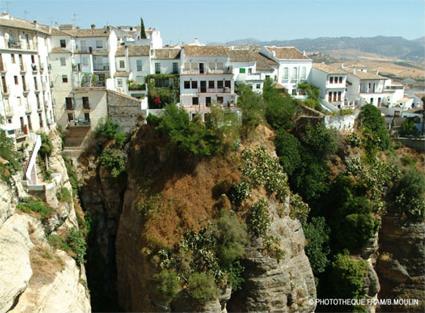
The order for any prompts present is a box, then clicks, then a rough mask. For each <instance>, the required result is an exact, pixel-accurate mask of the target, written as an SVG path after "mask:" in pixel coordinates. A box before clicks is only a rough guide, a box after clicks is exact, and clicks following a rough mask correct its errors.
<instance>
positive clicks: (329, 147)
mask: <svg viewBox="0 0 425 313" xmlns="http://www.w3.org/2000/svg"><path fill="white" fill-rule="evenodd" d="M337 138H338V134H337V132H336V131H335V130H333V129H328V128H326V126H325V125H324V124H323V123H318V124H315V125H313V124H312V123H308V124H307V125H306V126H305V128H304V132H303V133H302V134H301V135H300V140H301V141H302V142H303V143H304V144H305V146H306V147H307V148H308V149H309V150H310V152H311V154H313V155H315V156H316V157H317V158H318V159H327V158H328V157H329V156H330V155H331V154H334V153H335V152H336V150H337V148H338V145H337Z"/></svg>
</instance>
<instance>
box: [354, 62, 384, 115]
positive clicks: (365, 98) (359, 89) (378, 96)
mask: <svg viewBox="0 0 425 313" xmlns="http://www.w3.org/2000/svg"><path fill="white" fill-rule="evenodd" d="M385 80H386V78H385V77H382V76H380V75H378V74H377V73H376V72H369V71H367V69H357V68H354V69H352V70H351V71H350V72H349V73H348V77H347V98H348V101H349V102H350V103H354V104H355V105H363V104H365V103H370V104H373V105H374V106H377V107H381V106H382V105H383V104H384V101H385V99H387V98H388V97H389V96H390V94H389V93H388V92H386V90H385Z"/></svg>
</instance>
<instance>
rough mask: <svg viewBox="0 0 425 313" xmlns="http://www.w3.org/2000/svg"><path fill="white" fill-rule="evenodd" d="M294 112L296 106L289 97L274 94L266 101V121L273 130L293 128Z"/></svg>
mask: <svg viewBox="0 0 425 313" xmlns="http://www.w3.org/2000/svg"><path fill="white" fill-rule="evenodd" d="M296 111H297V104H296V102H295V100H294V99H292V98H291V97H290V96H284V95H281V94H275V95H273V96H272V99H271V100H270V101H266V120H267V122H268V123H269V124H270V126H272V127H273V128H274V129H282V130H289V129H291V128H293V127H294V117H295V113H296Z"/></svg>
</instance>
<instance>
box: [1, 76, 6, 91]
mask: <svg viewBox="0 0 425 313" xmlns="http://www.w3.org/2000/svg"><path fill="white" fill-rule="evenodd" d="M1 84H2V86H3V92H4V93H7V85H6V75H5V74H3V75H1Z"/></svg>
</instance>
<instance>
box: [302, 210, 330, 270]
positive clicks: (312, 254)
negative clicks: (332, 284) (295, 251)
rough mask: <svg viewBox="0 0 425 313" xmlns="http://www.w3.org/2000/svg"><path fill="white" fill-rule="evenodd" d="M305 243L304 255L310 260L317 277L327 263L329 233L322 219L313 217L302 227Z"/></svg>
mask: <svg viewBox="0 0 425 313" xmlns="http://www.w3.org/2000/svg"><path fill="white" fill-rule="evenodd" d="M303 229H304V235H305V238H306V241H307V244H306V247H305V253H306V254H307V256H308V259H309V260H310V264H311V267H312V269H313V273H314V274H315V275H318V274H320V273H322V272H324V271H325V269H326V266H327V265H328V263H329V260H328V255H329V253H330V250H329V232H330V229H329V227H328V226H327V225H326V221H325V218H324V217H321V216H319V217H313V218H312V219H311V221H310V222H309V223H306V224H304V225H303Z"/></svg>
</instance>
